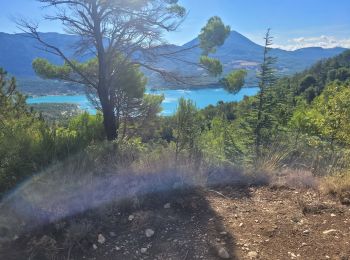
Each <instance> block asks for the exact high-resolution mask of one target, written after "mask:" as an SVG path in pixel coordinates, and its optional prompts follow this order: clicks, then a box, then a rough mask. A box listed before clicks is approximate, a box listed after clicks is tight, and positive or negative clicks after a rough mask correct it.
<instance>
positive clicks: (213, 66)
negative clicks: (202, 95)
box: [200, 56, 222, 77]
mask: <svg viewBox="0 0 350 260" xmlns="http://www.w3.org/2000/svg"><path fill="white" fill-rule="evenodd" d="M200 64H201V65H202V66H203V67H205V68H206V69H207V70H208V72H209V73H210V74H211V75H212V76H215V77H217V76H219V75H220V74H221V73H222V64H221V62H220V61H219V60H217V59H213V58H209V57H207V56H201V58H200Z"/></svg>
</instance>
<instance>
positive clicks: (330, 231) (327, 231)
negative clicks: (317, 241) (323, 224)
mask: <svg viewBox="0 0 350 260" xmlns="http://www.w3.org/2000/svg"><path fill="white" fill-rule="evenodd" d="M334 232H337V230H335V229H329V230H325V231H323V232H322V233H323V234H325V235H327V234H330V233H334Z"/></svg>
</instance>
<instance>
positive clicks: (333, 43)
mask: <svg viewBox="0 0 350 260" xmlns="http://www.w3.org/2000/svg"><path fill="white" fill-rule="evenodd" d="M273 47H274V48H280V49H284V50H296V49H301V48H307V47H322V48H335V47H344V48H350V38H349V39H338V38H336V37H334V36H325V35H321V36H319V37H299V38H294V39H291V40H288V43H287V44H274V45H273Z"/></svg>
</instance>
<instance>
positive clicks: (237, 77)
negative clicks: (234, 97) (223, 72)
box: [222, 70, 247, 94]
mask: <svg viewBox="0 0 350 260" xmlns="http://www.w3.org/2000/svg"><path fill="white" fill-rule="evenodd" d="M246 76H247V71H246V70H236V71H232V72H231V73H229V74H228V75H227V76H226V77H225V78H223V79H222V83H223V84H224V87H225V89H226V90H227V91H228V92H229V93H231V94H237V93H238V92H239V91H240V90H241V89H242V87H243V86H244V84H245V77H246Z"/></svg>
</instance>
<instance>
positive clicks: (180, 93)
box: [27, 86, 259, 115]
mask: <svg viewBox="0 0 350 260" xmlns="http://www.w3.org/2000/svg"><path fill="white" fill-rule="evenodd" d="M258 90H259V88H258V87H255V86H249V87H244V88H242V89H241V90H240V91H239V92H238V93H236V94H229V93H228V92H227V91H226V90H225V89H224V88H222V87H221V88H202V89H192V90H191V89H189V88H188V89H177V90H173V89H170V90H169V89H167V90H155V89H154V90H150V89H147V90H146V93H148V94H153V95H163V96H164V101H163V103H162V109H163V111H162V114H163V115H172V114H174V113H175V111H176V109H177V104H178V100H179V98H186V99H191V100H193V102H194V103H195V104H196V106H197V107H198V109H202V108H205V107H207V106H209V105H216V104H217V103H218V102H219V101H222V102H239V101H241V100H243V98H244V97H245V96H254V95H256V94H257V93H258ZM27 103H28V104H38V103H56V104H57V103H61V104H64V103H66V104H78V106H79V107H80V108H81V109H82V110H85V111H88V112H89V113H92V114H93V113H96V109H95V108H94V107H93V105H92V104H91V103H90V102H89V100H88V99H87V97H86V95H85V94H79V95H45V96H37V97H30V98H28V99H27Z"/></svg>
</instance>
